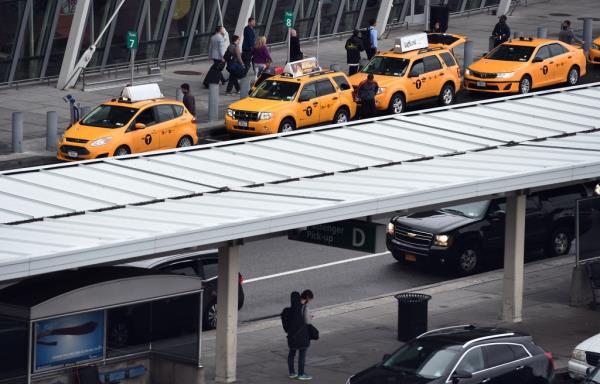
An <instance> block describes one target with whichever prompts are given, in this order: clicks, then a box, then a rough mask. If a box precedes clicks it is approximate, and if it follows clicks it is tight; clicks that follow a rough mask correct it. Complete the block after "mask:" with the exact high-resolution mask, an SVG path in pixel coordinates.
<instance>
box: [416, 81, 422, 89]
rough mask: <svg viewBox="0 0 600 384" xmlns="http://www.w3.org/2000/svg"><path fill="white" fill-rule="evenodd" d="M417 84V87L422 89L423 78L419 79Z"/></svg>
mask: <svg viewBox="0 0 600 384" xmlns="http://www.w3.org/2000/svg"><path fill="white" fill-rule="evenodd" d="M416 84H417V89H421V80H417V82H416Z"/></svg>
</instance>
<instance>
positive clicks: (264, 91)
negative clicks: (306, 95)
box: [251, 80, 300, 101]
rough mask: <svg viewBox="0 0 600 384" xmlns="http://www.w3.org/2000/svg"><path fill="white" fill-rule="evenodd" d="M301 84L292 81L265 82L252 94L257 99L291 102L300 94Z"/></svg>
mask: <svg viewBox="0 0 600 384" xmlns="http://www.w3.org/2000/svg"><path fill="white" fill-rule="evenodd" d="M298 88H300V84H298V83H292V82H290V81H278V80H265V81H264V82H262V83H261V84H260V85H259V86H258V88H256V89H255V90H254V92H252V95H251V97H255V98H257V99H269V100H284V101H291V100H293V99H294V96H295V95H296V92H298Z"/></svg>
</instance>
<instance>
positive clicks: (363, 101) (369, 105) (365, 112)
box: [357, 73, 379, 119]
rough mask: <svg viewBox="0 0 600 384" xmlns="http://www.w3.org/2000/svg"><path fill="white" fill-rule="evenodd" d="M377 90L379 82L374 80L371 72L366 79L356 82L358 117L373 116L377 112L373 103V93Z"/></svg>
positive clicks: (375, 93)
mask: <svg viewBox="0 0 600 384" xmlns="http://www.w3.org/2000/svg"><path fill="white" fill-rule="evenodd" d="M378 90H379V84H377V82H376V81H375V77H374V76H373V74H372V73H369V75H368V76H367V79H366V80H363V81H362V82H361V83H360V84H358V90H357V94H358V98H359V99H360V118H361V119H366V118H369V117H374V116H375V115H376V114H377V107H376V105H375V95H377V91H378Z"/></svg>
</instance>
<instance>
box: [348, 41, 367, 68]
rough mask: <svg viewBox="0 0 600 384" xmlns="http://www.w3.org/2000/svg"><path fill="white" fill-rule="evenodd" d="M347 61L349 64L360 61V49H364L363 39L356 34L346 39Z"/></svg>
mask: <svg viewBox="0 0 600 384" xmlns="http://www.w3.org/2000/svg"><path fill="white" fill-rule="evenodd" d="M345 48H346V62H347V63H348V64H358V63H360V51H363V50H364V48H363V44H362V39H361V38H360V37H358V36H356V35H352V36H350V38H349V39H348V40H346V46H345Z"/></svg>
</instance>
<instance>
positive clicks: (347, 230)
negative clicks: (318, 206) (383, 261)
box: [288, 220, 385, 253]
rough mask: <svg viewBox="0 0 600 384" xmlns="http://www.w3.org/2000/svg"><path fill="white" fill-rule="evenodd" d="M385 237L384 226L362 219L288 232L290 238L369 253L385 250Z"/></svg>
mask: <svg viewBox="0 0 600 384" xmlns="http://www.w3.org/2000/svg"><path fill="white" fill-rule="evenodd" d="M384 238H385V234H384V227H383V226H381V225H378V224H375V223H368V222H366V221H360V220H346V221H338V222H334V223H328V224H320V225H314V226H310V227H307V228H306V229H300V230H295V231H290V232H289V234H288V239H290V240H298V241H304V242H307V243H313V244H320V245H326V246H329V247H336V248H344V249H351V250H353V251H359V252H367V253H375V252H381V251H385V239H384ZM381 239H383V242H382V241H381ZM378 240H379V241H378Z"/></svg>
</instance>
